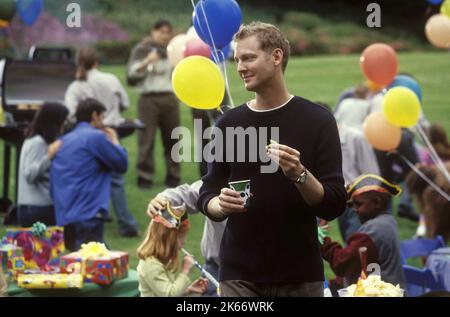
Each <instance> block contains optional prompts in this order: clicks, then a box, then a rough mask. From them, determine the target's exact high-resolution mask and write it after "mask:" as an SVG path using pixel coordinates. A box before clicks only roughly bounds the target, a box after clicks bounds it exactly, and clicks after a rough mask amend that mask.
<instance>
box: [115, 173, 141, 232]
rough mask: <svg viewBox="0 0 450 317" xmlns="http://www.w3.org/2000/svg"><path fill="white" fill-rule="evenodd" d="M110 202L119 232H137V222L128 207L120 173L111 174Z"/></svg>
mask: <svg viewBox="0 0 450 317" xmlns="http://www.w3.org/2000/svg"><path fill="white" fill-rule="evenodd" d="M111 204H112V206H113V210H114V212H115V214H116V217H117V223H118V226H119V234H120V235H126V234H129V233H133V232H137V231H138V227H137V222H136V219H134V217H133V215H132V214H131V212H130V210H129V209H128V203H127V195H126V193H125V188H124V179H123V175H122V174H118V173H112V174H111Z"/></svg>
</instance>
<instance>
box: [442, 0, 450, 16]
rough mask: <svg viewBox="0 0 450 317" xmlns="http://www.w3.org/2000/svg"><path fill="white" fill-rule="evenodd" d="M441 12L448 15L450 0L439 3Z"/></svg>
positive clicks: (449, 13)
mask: <svg viewBox="0 0 450 317" xmlns="http://www.w3.org/2000/svg"><path fill="white" fill-rule="evenodd" d="M441 13H442V14H445V15H446V16H448V17H450V0H445V1H444V3H442V5H441Z"/></svg>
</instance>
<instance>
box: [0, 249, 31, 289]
mask: <svg viewBox="0 0 450 317" xmlns="http://www.w3.org/2000/svg"><path fill="white" fill-rule="evenodd" d="M0 263H1V266H2V270H3V272H4V273H5V275H6V276H7V277H8V279H9V280H16V278H17V275H18V274H20V273H22V272H23V271H24V270H25V259H24V257H23V250H22V248H21V247H18V246H15V245H12V244H6V245H0Z"/></svg>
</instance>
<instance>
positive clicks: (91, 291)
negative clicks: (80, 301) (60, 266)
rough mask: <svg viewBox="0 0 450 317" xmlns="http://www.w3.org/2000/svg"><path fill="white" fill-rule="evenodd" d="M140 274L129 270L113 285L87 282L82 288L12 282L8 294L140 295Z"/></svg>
mask: <svg viewBox="0 0 450 317" xmlns="http://www.w3.org/2000/svg"><path fill="white" fill-rule="evenodd" d="M138 284H139V283H138V276H137V272H136V271H135V270H129V271H128V277H127V278H124V279H121V280H117V281H115V282H114V283H113V284H112V285H108V286H105V285H97V284H94V283H85V284H84V287H83V288H82V289H39V290H38V289H36V290H28V289H24V288H20V287H17V285H16V284H10V285H9V287H8V289H7V291H6V292H7V294H8V296H10V297H51V296H58V297H67V296H68V297H138V296H140V294H139V289H138Z"/></svg>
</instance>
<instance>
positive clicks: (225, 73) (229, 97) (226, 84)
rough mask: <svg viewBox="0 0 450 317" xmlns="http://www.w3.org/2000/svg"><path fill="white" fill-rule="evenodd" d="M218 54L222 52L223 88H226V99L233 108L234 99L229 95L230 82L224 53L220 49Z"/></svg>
mask: <svg viewBox="0 0 450 317" xmlns="http://www.w3.org/2000/svg"><path fill="white" fill-rule="evenodd" d="M220 54H222V60H223V62H222V63H221V64H222V67H223V74H224V76H223V77H224V78H225V90H226V92H225V93H226V94H227V95H228V100H229V101H230V105H231V107H233V108H234V101H233V97H232V96H231V93H230V83H229V81H228V73H227V59H226V58H225V54H224V53H223V51H222V50H221V51H220Z"/></svg>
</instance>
